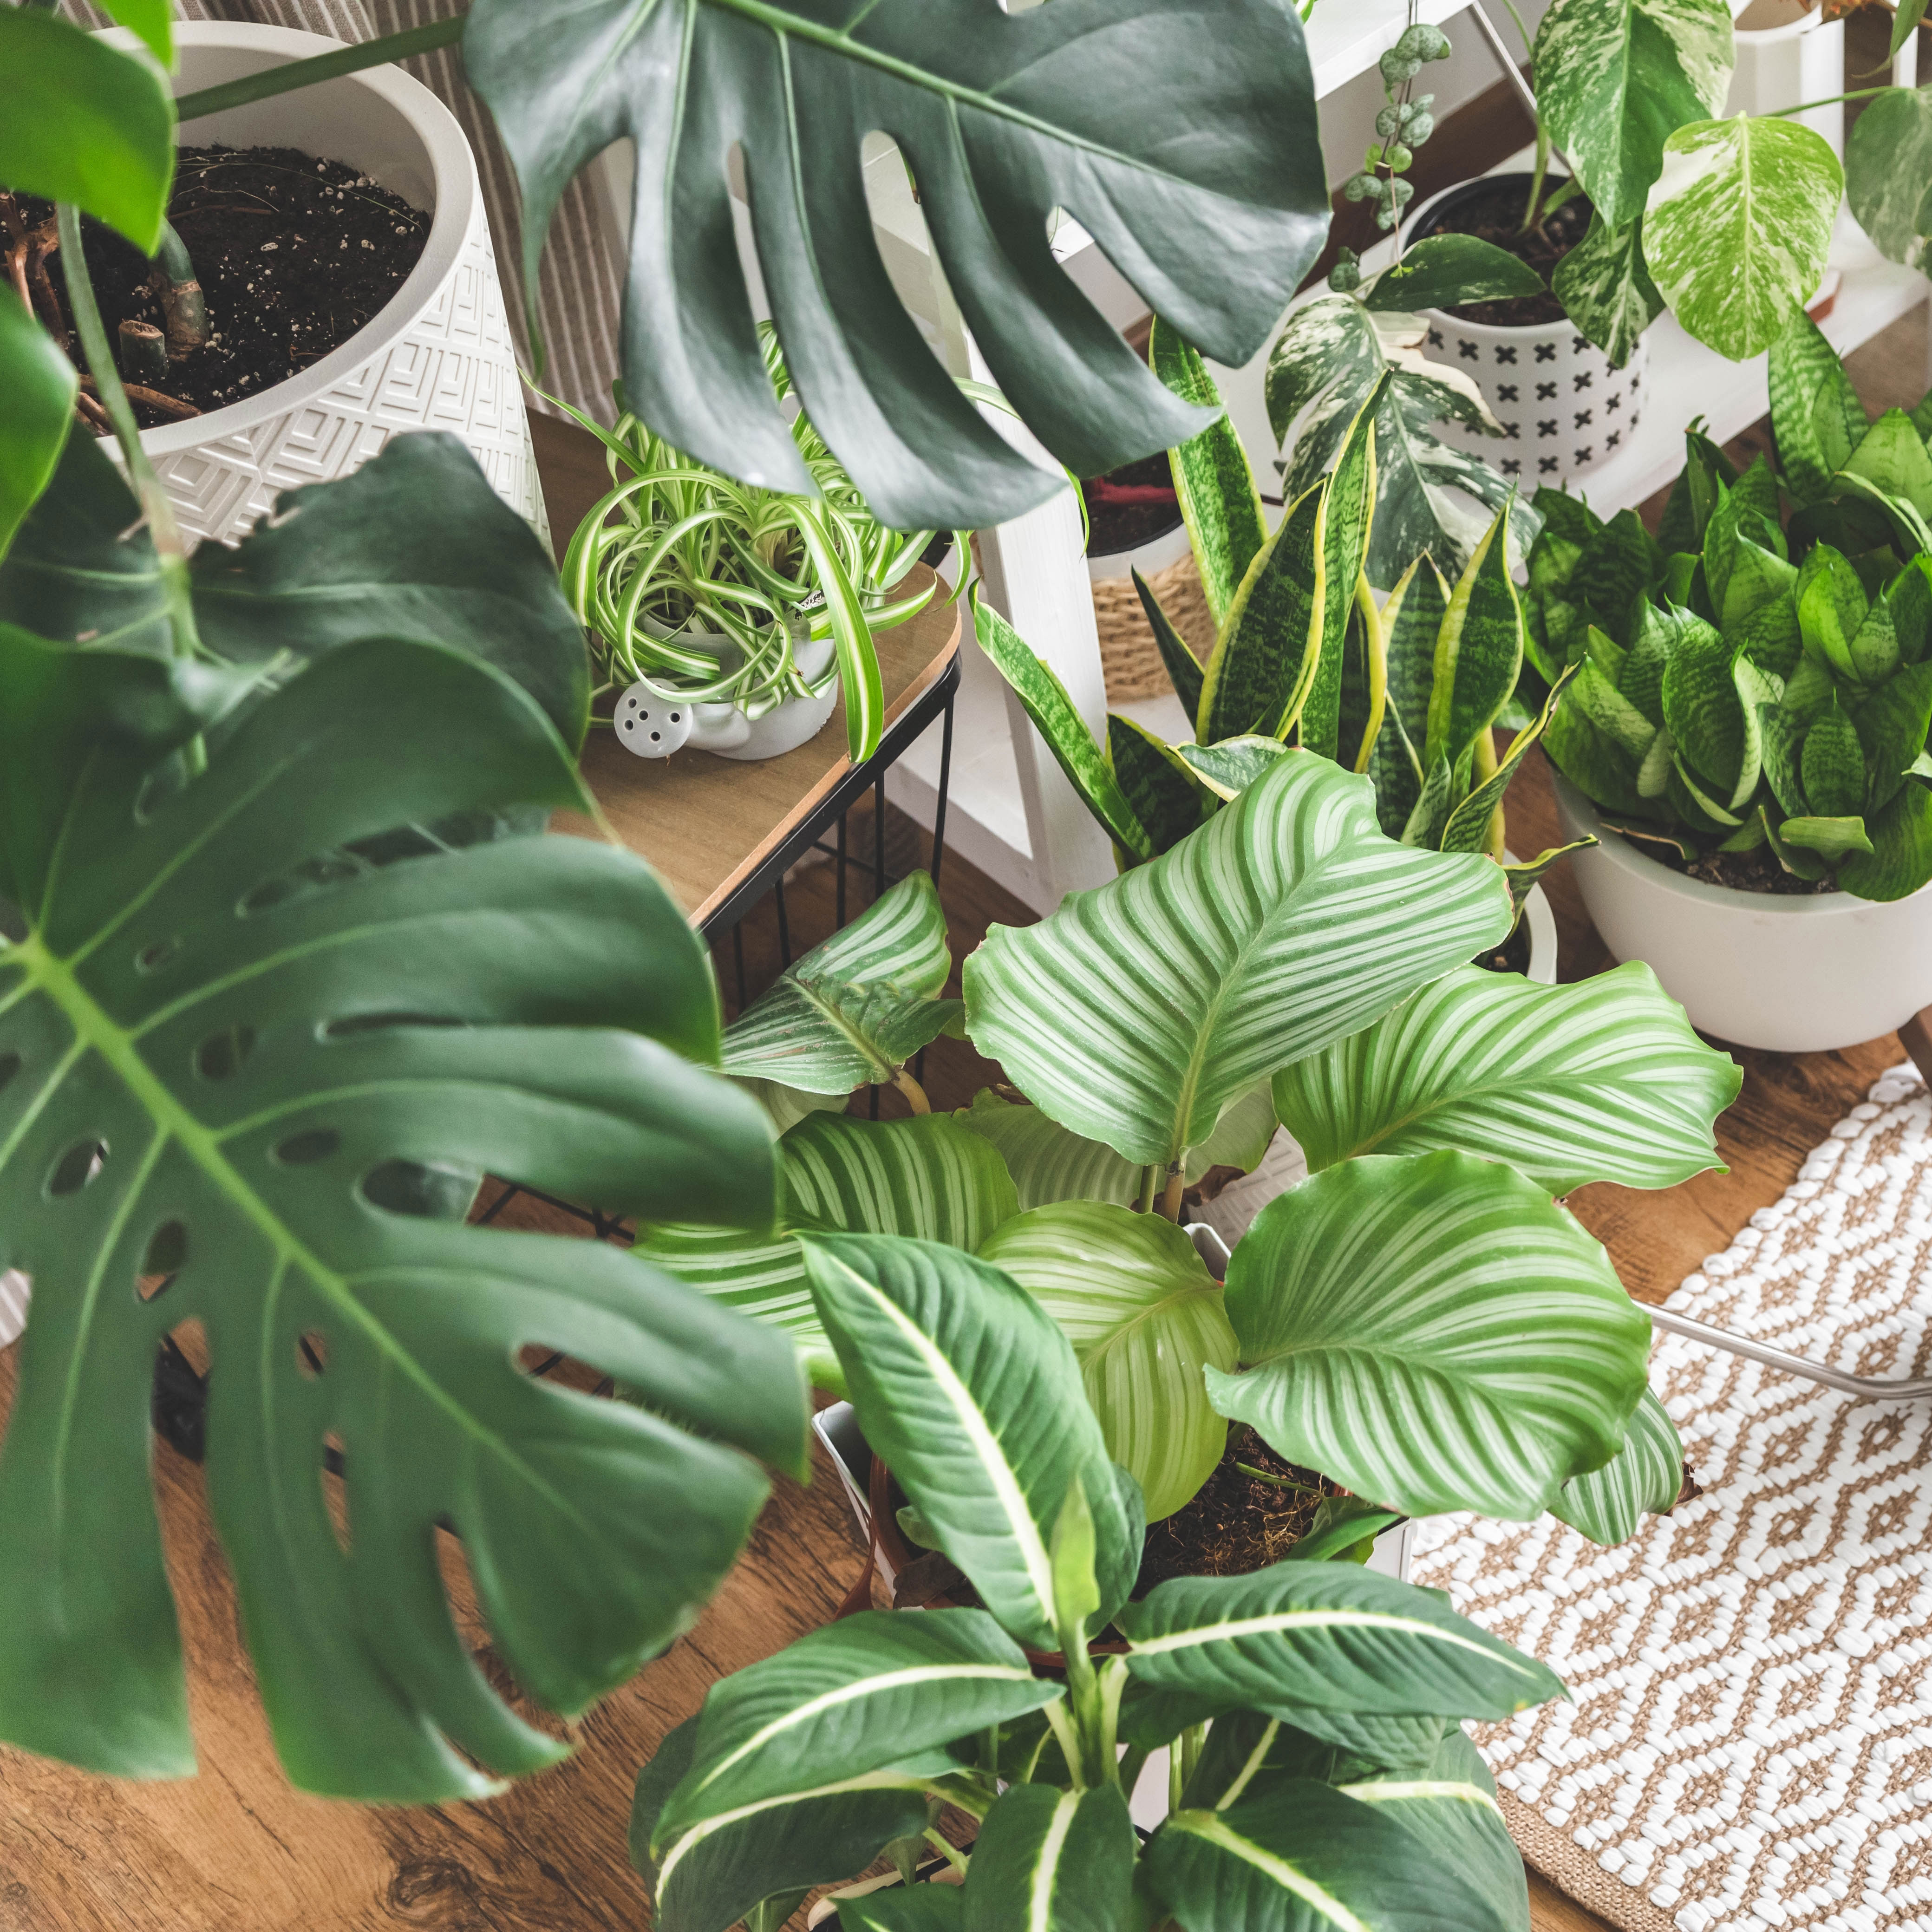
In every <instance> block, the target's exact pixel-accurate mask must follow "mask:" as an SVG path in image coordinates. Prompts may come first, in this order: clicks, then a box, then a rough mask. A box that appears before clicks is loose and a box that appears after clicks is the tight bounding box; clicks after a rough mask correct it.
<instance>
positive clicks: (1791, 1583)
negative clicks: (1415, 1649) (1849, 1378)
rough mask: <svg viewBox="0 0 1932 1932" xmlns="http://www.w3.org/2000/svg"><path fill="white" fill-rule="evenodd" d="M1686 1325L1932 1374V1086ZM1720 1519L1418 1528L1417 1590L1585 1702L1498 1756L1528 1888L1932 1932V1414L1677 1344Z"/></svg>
mask: <svg viewBox="0 0 1932 1932" xmlns="http://www.w3.org/2000/svg"><path fill="white" fill-rule="evenodd" d="M1669 1305H1670V1307H1673V1308H1680V1309H1682V1310H1685V1312H1686V1313H1690V1314H1693V1315H1695V1316H1697V1317H1698V1318H1699V1319H1701V1320H1703V1321H1706V1322H1714V1323H1716V1324H1718V1325H1720V1326H1721V1327H1724V1328H1731V1329H1735V1330H1739V1331H1742V1332H1744V1333H1745V1334H1750V1335H1754V1336H1757V1337H1761V1338H1762V1339H1763V1340H1766V1341H1769V1342H1772V1343H1775V1344H1777V1345H1778V1346H1779V1347H1781V1348H1783V1349H1789V1350H1790V1351H1792V1352H1794V1353H1796V1354H1799V1355H1805V1356H1807V1357H1808V1358H1811V1359H1813V1360H1814V1361H1827V1362H1830V1363H1832V1364H1835V1365H1837V1366H1838V1367H1841V1368H1844V1369H1847V1370H1851V1371H1852V1373H1855V1374H1859V1375H1868V1376H1910V1375H1915V1374H1917V1375H1923V1374H1924V1373H1926V1372H1927V1358H1928V1356H1932V1099H1928V1097H1927V1093H1926V1090H1925V1088H1924V1085H1923V1083H1922V1082H1921V1080H1920V1079H1919V1077H1918V1074H1917V1073H1915V1071H1914V1070H1912V1068H1910V1067H1902V1068H1900V1069H1898V1070H1895V1071H1894V1072H1893V1073H1889V1074H1888V1075H1886V1076H1885V1078H1884V1079H1882V1080H1880V1081H1879V1083H1878V1084H1877V1085H1876V1086H1875V1087H1874V1088H1873V1089H1872V1091H1871V1096H1870V1100H1869V1101H1868V1102H1867V1103H1866V1104H1865V1105H1864V1106H1860V1107H1858V1108H1855V1109H1853V1111H1852V1116H1851V1118H1849V1120H1846V1121H1841V1123H1840V1124H1839V1125H1838V1126H1837V1127H1835V1128H1833V1129H1832V1138H1831V1139H1829V1140H1828V1141H1827V1142H1826V1143H1825V1144H1824V1145H1823V1146H1822V1147H1820V1148H1816V1149H1814V1151H1813V1152H1812V1154H1811V1155H1810V1156H1809V1157H1808V1159H1807V1160H1806V1161H1805V1166H1804V1168H1803V1169H1802V1175H1801V1177H1800V1178H1799V1181H1797V1183H1796V1184H1795V1185H1794V1186H1793V1187H1792V1189H1791V1190H1790V1192H1789V1193H1787V1195H1786V1196H1785V1197H1784V1199H1783V1200H1781V1202H1778V1204H1777V1205H1775V1207H1772V1208H1766V1209H1764V1210H1763V1211H1761V1212H1760V1213H1759V1214H1755V1215H1754V1216H1753V1217H1752V1224H1751V1226H1750V1227H1748V1228H1747V1229H1745V1230H1744V1232H1742V1234H1740V1235H1739V1237H1738V1238H1737V1239H1736V1241H1734V1242H1733V1244H1731V1247H1730V1249H1729V1250H1728V1251H1727V1252H1726V1253H1724V1254H1722V1255H1720V1256H1713V1257H1712V1258H1711V1259H1709V1261H1707V1262H1706V1263H1705V1265H1704V1268H1703V1271H1702V1272H1701V1273H1700V1274H1694V1275H1692V1276H1691V1277H1690V1278H1689V1280H1687V1281H1686V1282H1685V1283H1684V1285H1683V1286H1682V1288H1680V1289H1679V1290H1678V1292H1676V1294H1675V1295H1673V1296H1672V1298H1671V1299H1670V1304H1669ZM1651 1383H1652V1387H1653V1388H1655V1389H1656V1390H1657V1391H1658V1394H1660V1395H1661V1397H1663V1398H1664V1402H1665V1403H1666V1405H1667V1407H1668V1408H1669V1409H1670V1412H1671V1415H1672V1416H1673V1418H1675V1419H1676V1423H1677V1426H1678V1428H1679V1430H1680V1431H1681V1432H1682V1435H1683V1437H1684V1441H1685V1450H1686V1453H1687V1454H1688V1457H1689V1460H1690V1462H1691V1466H1692V1469H1693V1470H1694V1472H1695V1474H1696V1475H1697V1480H1698V1481H1699V1482H1700V1483H1701V1484H1703V1494H1702V1495H1701V1496H1699V1497H1697V1499H1695V1500H1694V1501H1693V1502H1689V1503H1688V1504H1685V1505H1682V1506H1680V1508H1679V1510H1678V1511H1677V1513H1676V1515H1675V1516H1674V1517H1673V1518H1671V1519H1670V1520H1668V1521H1665V1520H1653V1521H1651V1522H1649V1523H1647V1524H1646V1527H1645V1529H1643V1531H1642V1532H1640V1534H1639V1535H1637V1538H1635V1539H1634V1541H1632V1542H1631V1543H1629V1544H1626V1545H1625V1546H1624V1547H1622V1548H1621V1549H1618V1550H1598V1549H1597V1548H1596V1547H1595V1546H1594V1545H1593V1544H1589V1543H1586V1541H1584V1540H1583V1538H1581V1537H1580V1536H1578V1535H1576V1534H1575V1532H1573V1531H1571V1530H1569V1529H1565V1527H1564V1526H1563V1525H1562V1524H1561V1523H1557V1522H1556V1520H1554V1519H1553V1518H1550V1517H1545V1518H1544V1520H1542V1521H1541V1523H1535V1524H1529V1525H1524V1524H1516V1523H1481V1522H1474V1521H1472V1520H1469V1519H1468V1518H1466V1517H1442V1518H1438V1519H1436V1520H1433V1521H1431V1522H1430V1523H1424V1524H1421V1525H1419V1526H1418V1536H1417V1541H1416V1546H1415V1547H1416V1558H1415V1578H1416V1580H1417V1581H1418V1582H1419V1583H1432V1584H1435V1585H1436V1586H1439V1587H1440V1588H1443V1589H1447V1590H1448V1591H1449V1592H1450V1593H1451V1595H1452V1597H1453V1598H1454V1601H1455V1603H1456V1607H1457V1609H1458V1610H1462V1611H1463V1612H1464V1613H1466V1614H1467V1615H1469V1616H1472V1617H1473V1618H1475V1620H1476V1621H1477V1622H1479V1623H1481V1625H1484V1627H1485V1628H1487V1629H1489V1630H1490V1631H1494V1632H1495V1633H1496V1634H1497V1635H1499V1636H1500V1637H1506V1638H1508V1640H1510V1641H1511V1642H1512V1643H1517V1644H1520V1645H1521V1646H1523V1648H1524V1649H1527V1650H1529V1651H1532V1652H1535V1655H1537V1656H1538V1657H1540V1658H1542V1659H1543V1660H1544V1661H1545V1662H1546V1663H1547V1664H1550V1666H1551V1667H1552V1668H1553V1669H1554V1670H1556V1671H1557V1672H1558V1673H1559V1674H1560V1675H1561V1676H1562V1677H1563V1678H1564V1679H1565V1681H1566V1682H1568V1685H1570V1687H1571V1695H1572V1697H1573V1698H1574V1702H1573V1703H1557V1704H1552V1705H1549V1706H1544V1708H1543V1709H1541V1710H1538V1711H1534V1712H1525V1713H1524V1714H1523V1716H1522V1717H1521V1718H1518V1719H1517V1720H1516V1721H1514V1722H1513V1723H1511V1724H1498V1725H1492V1726H1488V1727H1481V1728H1479V1730H1478V1733H1477V1737H1478V1742H1479V1743H1480V1744H1481V1745H1482V1748H1483V1750H1484V1754H1485V1756H1486V1757H1487V1758H1488V1760H1489V1761H1490V1766H1491V1767H1492V1768H1493V1770H1494V1771H1495V1772H1496V1778H1497V1781H1498V1784H1499V1787H1500V1788H1501V1790H1502V1793H1503V1798H1504V1803H1505V1809H1506V1811H1508V1815H1509V1818H1510V1822H1511V1828H1512V1829H1514V1831H1515V1832H1516V1835H1517V1842H1518V1843H1519V1844H1520V1846H1522V1848H1523V1852H1524V1853H1525V1855H1526V1856H1527V1857H1528V1858H1529V1861H1530V1862H1531V1863H1532V1864H1534V1865H1535V1866H1536V1867H1538V1870H1541V1871H1542V1872H1543V1873H1544V1875H1545V1876H1547V1878H1549V1879H1550V1880H1551V1882H1553V1883H1554V1884H1556V1885H1558V1886H1559V1888H1561V1889H1562V1890H1563V1891H1567V1892H1568V1893H1569V1894H1571V1897H1574V1898H1577V1900H1580V1902H1582V1903H1584V1904H1586V1905H1588V1906H1590V1907H1591V1908H1592V1909H1593V1910H1595V1912H1598V1913H1599V1914H1600V1915H1601V1916H1602V1917H1604V1918H1605V1919H1607V1921H1609V1922H1610V1924H1613V1925H1614V1926H1616V1927H1619V1928H1622V1932H1667V1928H1671V1927H1678V1928H1682V1932H1760V1928H1765V1927H1777V1928H1780V1932H1799V1928H1806V1932H1811V1928H1817V1932H1906V1928H1926V1929H1927V1932H1932V1403H1927V1402H1919V1403H1854V1402H1852V1401H1851V1400H1849V1399H1848V1398H1846V1397H1843V1396H1841V1395H1837V1394H1833V1393H1832V1392H1831V1391H1829V1390H1827V1389H1824V1388H1820V1386H1819V1385H1817V1383H1815V1382H1800V1381H1798V1380H1796V1379H1793V1377H1790V1376H1784V1375H1781V1374H1778V1373H1776V1372H1775V1371H1774V1370H1769V1369H1765V1368H1760V1367H1757V1366H1756V1365H1755V1364H1752V1363H1749V1362H1746V1361H1742V1360H1740V1359H1739V1358H1738V1357H1736V1356H1734V1355H1726V1354H1721V1353H1719V1352H1717V1351H1715V1350H1714V1349H1707V1348H1704V1347H1702V1346H1699V1345H1697V1343H1691V1342H1688V1341H1685V1340H1682V1339H1680V1338H1679V1337H1676V1336H1673V1335H1664V1336H1661V1337H1660V1338H1659V1343H1658V1348H1657V1350H1656V1352H1655V1355H1653V1357H1652V1364H1651Z"/></svg>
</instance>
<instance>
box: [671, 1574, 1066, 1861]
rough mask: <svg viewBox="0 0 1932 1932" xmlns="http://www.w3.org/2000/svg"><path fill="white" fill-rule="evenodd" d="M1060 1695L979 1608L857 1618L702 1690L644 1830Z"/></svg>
mask: <svg viewBox="0 0 1932 1932" xmlns="http://www.w3.org/2000/svg"><path fill="white" fill-rule="evenodd" d="M1064 1694H1065V1692H1064V1687H1063V1686H1061V1685H1058V1684H1055V1683H1052V1682H1049V1681H1047V1680H1046V1679H1040V1678H1037V1677H1035V1676H1034V1674H1033V1671H1032V1667H1031V1666H1030V1665H1029V1664H1028V1662H1027V1660H1026V1657H1025V1654H1024V1653H1023V1652H1022V1651H1021V1649H1019V1646H1018V1645H1016V1643H1014V1642H1013V1640H1012V1638H1010V1637H1008V1636H1007V1634H1006V1633H1005V1632H1004V1631H1002V1630H1001V1628H1000V1627H999V1625H998V1624H997V1623H995V1622H994V1621H993V1619H992V1618H991V1617H990V1616H988V1615H987V1614H986V1612H985V1611H984V1610H935V1611H932V1612H931V1613H929V1614H928V1615H926V1616H922V1617H907V1616H895V1615H894V1614H893V1613H892V1612H891V1611H889V1610H865V1611H862V1612H860V1613H859V1614H858V1615H857V1616H851V1617H847V1618H844V1619H841V1620H840V1621H839V1622H836V1623H830V1624H827V1625H825V1626H824V1627H823V1628H821V1629H819V1630H815V1631H808V1633H807V1634H805V1636H803V1637H800V1638H799V1640H797V1642H796V1643H793V1644H791V1645H790V1646H787V1648H786V1649H784V1650H781V1651H780V1652H778V1655H776V1656H775V1657H768V1658H765V1659H764V1660H763V1661H762V1662H760V1663H757V1664H752V1665H751V1666H750V1667H748V1669H745V1670H739V1671H735V1672H733V1673H732V1675H731V1676H729V1677H726V1678H722V1679H720V1680H719V1681H718V1682H716V1683H715V1684H713V1685H712V1687H711V1688H710V1690H709V1691H708V1692H707V1693H706V1695H705V1699H704V1708H703V1712H701V1713H700V1716H699V1718H698V1725H697V1738H696V1740H695V1742H694V1746H693V1749H692V1755H691V1764H690V1766H689V1768H688V1769H687V1770H686V1771H685V1773H684V1774H683V1775H682V1778H680V1779H679V1782H678V1784H677V1787H676V1790H673V1792H672V1793H670V1796H669V1798H668V1799H667V1800H666V1801H665V1803H664V1810H663V1811H662V1812H661V1814H660V1815H659V1817H658V1821H657V1824H656V1826H655V1830H654V1832H653V1834H652V1837H653V1839H654V1841H655V1845H656V1846H657V1848H658V1850H659V1851H660V1852H661V1851H662V1849H664V1847H665V1846H667V1845H669V1844H671V1843H674V1842H675V1841H676V1839H677V1838H679V1836H680V1835H682V1834H683V1833H684V1832H687V1831H688V1830H689V1829H691V1826H694V1825H696V1824H698V1823H702V1822H703V1820H706V1819H707V1818H715V1817H718V1816H720V1815H721V1814H724V1813H726V1812H730V1811H739V1810H741V1809H742V1808H744V1807H745V1806H746V1805H757V1804H762V1803H764V1802H767V1801H769V1800H770V1799H775V1798H788V1797H791V1796H795V1795H796V1794H797V1793H800V1792H806V1791H811V1790H817V1788H819V1787H820V1786H823V1785H825V1784H832V1783H835V1782H836V1781H838V1780H840V1779H841V1778H853V1777H856V1776H858V1775H859V1774H861V1773H862V1772H874V1771H878V1770H880V1769H884V1768H885V1767H886V1766H892V1765H901V1764H903V1763H905V1762H906V1761H907V1760H909V1759H910V1758H911V1757H913V1756H914V1755H915V1754H919V1753H921V1752H924V1751H932V1750H936V1749H938V1748H942V1747H944V1746H945V1745H950V1744H951V1743H952V1742H953V1740H954V1739H956V1738H963V1737H966V1736H970V1735H971V1733H974V1732H977V1731H983V1730H985V1729H986V1727H987V1726H989V1724H1004V1723H1006V1722H1007V1721H1009V1720H1010V1719H1012V1718H1019V1717H1022V1716H1024V1715H1025V1714H1026V1713H1027V1712H1030V1711H1037V1710H1039V1709H1042V1708H1043V1706H1046V1705H1048V1704H1051V1703H1054V1702H1055V1701H1056V1700H1058V1699H1059V1698H1060V1697H1062V1696H1064Z"/></svg>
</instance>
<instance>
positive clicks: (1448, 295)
mask: <svg viewBox="0 0 1932 1932" xmlns="http://www.w3.org/2000/svg"><path fill="white" fill-rule="evenodd" d="M1542 293H1543V278H1542V277H1541V275H1538V273H1537V272H1536V271H1535V269H1532V267H1531V266H1529V263H1527V262H1526V261H1524V260H1522V258H1521V257H1519V256H1516V255H1512V254H1511V253H1510V251H1508V249H1507V248H1498V247H1497V246H1496V244H1495V243H1494V242H1485V241H1483V240H1482V239H1480V238H1479V237H1478V236H1474V235H1431V236H1427V237H1426V238H1425V239H1423V240H1422V241H1420V242H1417V243H1415V245H1414V246H1413V247H1412V248H1410V249H1409V252H1408V253H1407V254H1405V255H1404V256H1403V258H1402V260H1400V261H1399V262H1397V263H1394V265H1393V266H1391V267H1389V268H1387V269H1384V270H1383V271H1382V273H1381V274H1380V275H1378V276H1376V278H1375V280H1374V281H1373V283H1371V284H1370V286H1369V287H1368V289H1367V291H1366V292H1365V293H1364V295H1363V297H1362V302H1363V304H1364V306H1365V307H1366V308H1370V309H1385V310H1391V311H1400V312H1402V313H1404V314H1410V315H1419V314H1421V312H1422V311H1424V309H1429V308H1457V307H1459V306H1460V305H1462V304H1463V303H1464V302H1508V301H1509V300H1511V299H1512V298H1514V297H1516V296H1540V295H1541V294H1542Z"/></svg>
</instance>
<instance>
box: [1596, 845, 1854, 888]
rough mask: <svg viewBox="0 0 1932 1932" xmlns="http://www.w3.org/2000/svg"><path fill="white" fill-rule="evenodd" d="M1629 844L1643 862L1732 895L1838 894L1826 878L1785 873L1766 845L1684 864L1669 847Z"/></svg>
mask: <svg viewBox="0 0 1932 1932" xmlns="http://www.w3.org/2000/svg"><path fill="white" fill-rule="evenodd" d="M1631 843H1632V844H1634V845H1635V846H1636V847H1637V850H1639V851H1640V852H1641V853H1643V856H1645V857H1646V859H1657V860H1658V862H1660V863H1661V864H1663V865H1668V866H1669V867H1670V869H1671V870H1672V871H1673V872H1682V874H1684V876H1685V877H1686V878H1687V879H1697V880H1701V881H1702V882H1703V883H1704V884H1706V885H1707V886H1730V889H1732V890H1733V892H1770V893H1772V894H1773V895H1777V896H1779V897H1782V898H1815V897H1817V895H1819V894H1820V893H1821V892H1836V891H1838V886H1837V884H1836V883H1835V882H1834V881H1833V880H1830V879H1829V878H1826V879H1801V878H1798V877H1795V876H1794V875H1793V874H1791V873H1790V872H1787V871H1786V870H1785V869H1784V867H1783V866H1782V865H1780V864H1779V863H1778V855H1777V854H1776V853H1775V852H1773V851H1772V849H1771V847H1769V845H1760V846H1759V847H1758V848H1757V850H1755V851H1754V852H1706V853H1703V854H1702V855H1700V856H1699V857H1697V858H1695V859H1691V861H1690V862H1688V864H1687V863H1686V862H1685V861H1684V860H1683V859H1681V858H1679V856H1678V855H1677V853H1676V852H1675V851H1673V850H1672V848H1671V847H1669V846H1668V845H1654V844H1651V843H1650V842H1649V841H1648V840H1645V841H1637V840H1633V841H1631Z"/></svg>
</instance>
